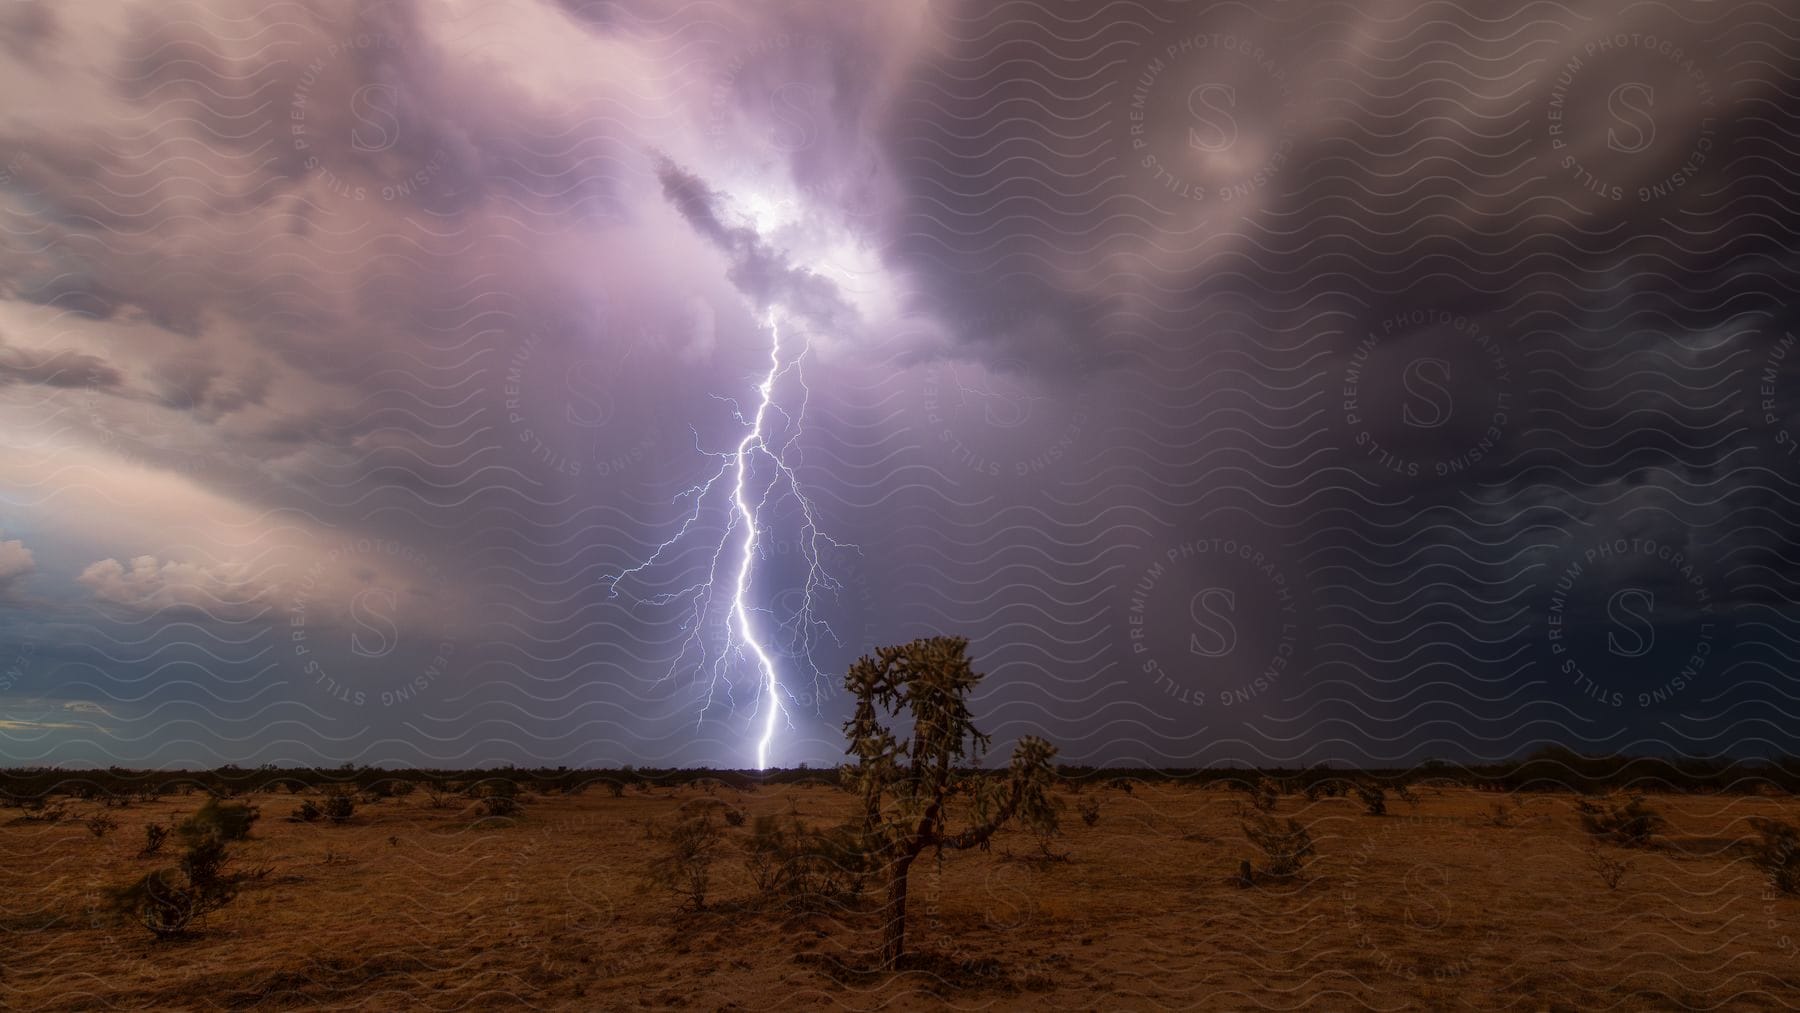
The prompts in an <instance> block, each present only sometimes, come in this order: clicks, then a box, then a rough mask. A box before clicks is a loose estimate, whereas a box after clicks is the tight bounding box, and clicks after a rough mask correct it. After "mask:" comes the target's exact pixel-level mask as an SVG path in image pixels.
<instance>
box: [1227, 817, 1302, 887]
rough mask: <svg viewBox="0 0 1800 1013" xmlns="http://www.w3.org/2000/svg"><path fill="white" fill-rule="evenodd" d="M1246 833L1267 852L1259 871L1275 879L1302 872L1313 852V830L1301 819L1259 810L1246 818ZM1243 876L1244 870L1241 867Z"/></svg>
mask: <svg viewBox="0 0 1800 1013" xmlns="http://www.w3.org/2000/svg"><path fill="white" fill-rule="evenodd" d="M1243 828H1244V836H1245V837H1247V838H1249V840H1250V843H1251V844H1254V845H1256V847H1257V850H1259V851H1261V852H1262V853H1263V859H1264V861H1263V866H1262V868H1261V869H1260V870H1259V871H1258V874H1259V875H1262V876H1265V877H1267V878H1269V879H1273V880H1287V879H1293V878H1295V877H1297V876H1299V875H1300V874H1301V873H1302V872H1304V871H1305V869H1306V862H1307V860H1308V859H1310V858H1311V857H1312V856H1313V839H1312V834H1311V833H1310V832H1309V831H1308V830H1307V829H1306V827H1305V825H1304V824H1302V823H1301V822H1300V821H1299V820H1295V819H1287V820H1276V819H1274V818H1272V817H1269V816H1264V815H1261V814H1257V815H1255V816H1253V817H1252V818H1251V819H1250V820H1248V821H1246V822H1244V824H1243ZM1239 874H1240V876H1242V874H1243V870H1242V868H1241V867H1240V870H1239Z"/></svg>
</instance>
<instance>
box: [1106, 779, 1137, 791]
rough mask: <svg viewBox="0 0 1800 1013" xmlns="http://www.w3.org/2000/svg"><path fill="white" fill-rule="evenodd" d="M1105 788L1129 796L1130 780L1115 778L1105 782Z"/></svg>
mask: <svg viewBox="0 0 1800 1013" xmlns="http://www.w3.org/2000/svg"><path fill="white" fill-rule="evenodd" d="M1106 786H1107V787H1108V788H1116V789H1118V790H1119V791H1122V792H1124V793H1125V794H1127V795H1129V794H1131V779H1130V778H1128V777H1115V778H1113V779H1112V780H1110V781H1108V782H1106Z"/></svg>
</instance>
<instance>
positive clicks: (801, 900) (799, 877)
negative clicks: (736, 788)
mask: <svg viewBox="0 0 1800 1013" xmlns="http://www.w3.org/2000/svg"><path fill="white" fill-rule="evenodd" d="M864 844H865V842H864V841H863V840H862V837H861V834H860V832H859V830H858V828H857V827H855V826H853V825H849V824H845V825H841V826H836V827H831V828H828V829H825V830H817V829H813V828H810V827H808V826H807V825H806V824H805V823H803V822H802V821H801V820H800V817H799V815H798V814H797V813H789V814H788V815H787V816H786V817H785V818H784V817H781V816H774V815H767V816H758V817H757V818H756V820H755V822H754V823H752V824H751V829H750V835H749V836H748V837H747V838H745V839H744V841H743V848H744V867H745V868H746V869H747V870H748V871H749V873H750V880H751V882H753V883H755V884H756V889H757V892H758V893H759V894H761V896H762V897H763V899H764V900H765V901H768V902H771V903H774V904H778V905H780V906H783V907H789V908H794V909H797V910H802V911H815V910H819V909H821V908H824V907H827V906H833V907H840V908H841V907H844V906H847V905H851V904H854V903H856V901H857V899H858V898H859V897H860V896H861V894H862V889H863V883H864V881H865V880H866V879H867V878H868V876H869V874H870V873H871V872H873V871H874V863H873V861H872V859H871V857H870V855H869V854H868V852H867V850H866V848H865V846H864Z"/></svg>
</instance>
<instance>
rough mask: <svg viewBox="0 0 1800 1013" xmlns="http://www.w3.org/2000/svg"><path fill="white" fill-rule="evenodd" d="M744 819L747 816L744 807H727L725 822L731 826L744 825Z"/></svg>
mask: <svg viewBox="0 0 1800 1013" xmlns="http://www.w3.org/2000/svg"><path fill="white" fill-rule="evenodd" d="M744 819H745V816H744V811H743V810H742V809H726V810H725V822H726V823H727V824H729V825H731V826H734V827H741V826H743V825H744Z"/></svg>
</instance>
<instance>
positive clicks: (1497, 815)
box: [1487, 799, 1518, 827]
mask: <svg viewBox="0 0 1800 1013" xmlns="http://www.w3.org/2000/svg"><path fill="white" fill-rule="evenodd" d="M1517 816H1518V809H1517V808H1516V807H1515V806H1514V805H1513V804H1512V803H1511V802H1508V801H1507V800H1506V799H1501V800H1500V801H1498V802H1495V803H1494V805H1493V807H1492V808H1491V809H1490V810H1489V811H1488V818H1487V821H1488V825H1489V826H1494V827H1510V826H1512V825H1513V820H1514V819H1515V818H1517Z"/></svg>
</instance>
